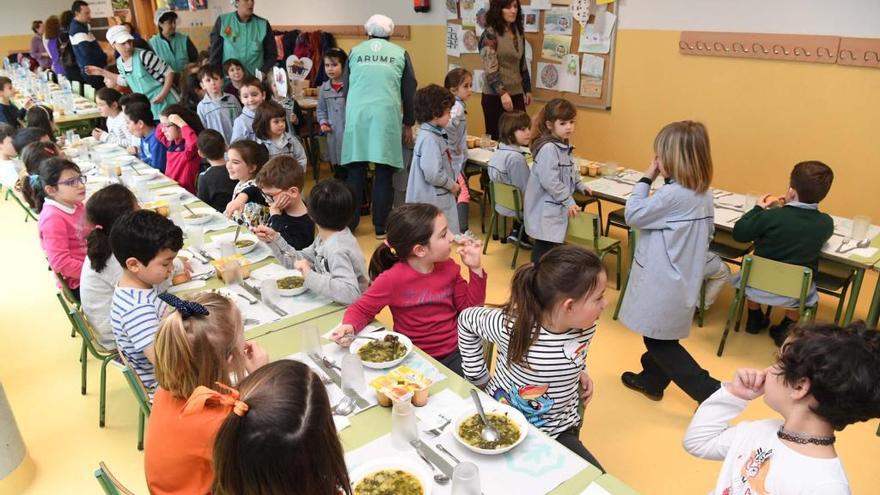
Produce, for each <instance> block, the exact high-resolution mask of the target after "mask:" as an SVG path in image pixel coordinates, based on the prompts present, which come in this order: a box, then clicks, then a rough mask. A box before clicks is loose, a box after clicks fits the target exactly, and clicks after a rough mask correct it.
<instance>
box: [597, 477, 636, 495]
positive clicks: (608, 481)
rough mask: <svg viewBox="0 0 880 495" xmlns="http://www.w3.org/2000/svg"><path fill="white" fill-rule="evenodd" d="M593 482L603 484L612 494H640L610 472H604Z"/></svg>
mask: <svg viewBox="0 0 880 495" xmlns="http://www.w3.org/2000/svg"><path fill="white" fill-rule="evenodd" d="M593 483H595V484H597V485H599V486H601V487H602V488H604V489H605V491H606V492H608V493H610V494H611V495H639V492H637V491H635V490H633V489H632V488H630V487H629V486H627V484H626V483H624V482H623V481H620V480H619V479H617V478H616V477H614V476H612V475H610V474H603V475H602V476H599V477H598V478H596V481H594V482H593Z"/></svg>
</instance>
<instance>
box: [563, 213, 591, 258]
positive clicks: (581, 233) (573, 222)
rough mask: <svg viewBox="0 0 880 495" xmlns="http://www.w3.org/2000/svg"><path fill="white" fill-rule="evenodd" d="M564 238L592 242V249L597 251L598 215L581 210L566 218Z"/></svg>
mask: <svg viewBox="0 0 880 495" xmlns="http://www.w3.org/2000/svg"><path fill="white" fill-rule="evenodd" d="M565 237H566V238H572V239H576V240H578V241H582V242H583V241H586V242H588V243H592V244H593V250H594V251H597V252H598V251H599V216H598V215H596V214H594V213H588V212H585V211H584V212H581V213H578V214H577V215H575V216H573V217H569V218H568V232H566V234H565Z"/></svg>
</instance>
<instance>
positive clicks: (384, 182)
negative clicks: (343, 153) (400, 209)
mask: <svg viewBox="0 0 880 495" xmlns="http://www.w3.org/2000/svg"><path fill="white" fill-rule="evenodd" d="M367 165H368V162H351V163H346V164H345V168H346V172H347V173H346V178H345V183H346V184H348V185H349V186H351V189H352V192H353V193H354V204H356V205H357V207H358V208H360V205H362V204H363V203H364V186H365V185H366V183H367ZM395 172H397V169H396V168H394V167H392V166H390V165H382V164H380V163H376V164H375V174H374V176H373V199H372V206H371V207H370V208H371V210H372V212H373V226H374V227H375V228H376V233H377V234H384V233H385V220H387V219H388V213H390V212H391V204H392V202H393V200H394V191H393V190H392V187H391V177H392V176H393V175H394V173H395ZM360 220H361V216H360V214H359V213H358V212H355V214H354V217H352V219H351V223H349V225H348V227H349V228H350V229H351V232H352V233H354V231H355V229H356V228H357V226H358V223H360Z"/></svg>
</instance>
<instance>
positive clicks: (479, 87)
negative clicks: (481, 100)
mask: <svg viewBox="0 0 880 495" xmlns="http://www.w3.org/2000/svg"><path fill="white" fill-rule="evenodd" d="M485 83H486V71H484V70H483V69H474V78H473V80H472V82H471V89H472V90H473V91H474V93H482V92H483V85H484V84H485Z"/></svg>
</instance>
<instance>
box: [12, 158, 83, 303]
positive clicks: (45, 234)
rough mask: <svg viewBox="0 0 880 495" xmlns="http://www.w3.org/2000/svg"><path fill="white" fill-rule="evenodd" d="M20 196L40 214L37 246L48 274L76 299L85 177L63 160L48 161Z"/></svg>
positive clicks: (81, 240) (79, 270)
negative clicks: (59, 278)
mask: <svg viewBox="0 0 880 495" xmlns="http://www.w3.org/2000/svg"><path fill="white" fill-rule="evenodd" d="M23 192H24V193H25V194H27V195H29V196H30V199H31V200H32V202H33V204H34V209H35V210H37V212H38V213H39V214H40V220H39V223H38V226H39V231H40V245H41V246H42V247H43V251H45V252H46V257H47V258H48V259H49V266H50V267H51V268H52V270H53V271H54V272H55V273H57V274H59V275H61V276H62V277H63V278H64V281H65V282H67V285H68V286H69V287H70V289H71V290H72V291H73V292H74V294H76V296H77V298H78V297H79V274H80V272H81V271H82V265H83V260H84V259H85V257H86V242H85V238H86V234H87V233H88V232H86V231H85V227H84V222H83V215H84V212H85V210H84V207H83V200H84V199H85V197H86V177H85V176H84V175H82V174H81V173H80V170H79V167H78V166H77V165H76V164H75V163H73V162H72V161H70V160H68V159H66V158H49V159H48V160H45V161H43V163H42V164H40V168H39V174H36V175H31V176H30V177H29V178H28V181H27V185H26V186H25V187H24V188H23Z"/></svg>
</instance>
